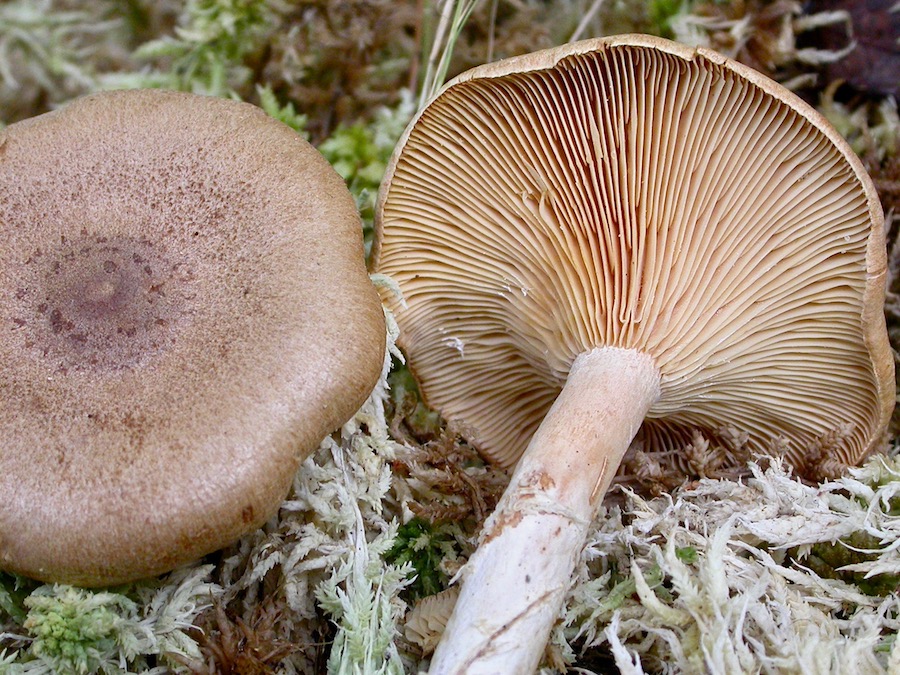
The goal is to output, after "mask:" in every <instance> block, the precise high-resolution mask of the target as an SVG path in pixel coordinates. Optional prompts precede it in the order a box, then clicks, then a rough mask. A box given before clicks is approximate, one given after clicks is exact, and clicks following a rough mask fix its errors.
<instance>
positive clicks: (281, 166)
mask: <svg viewBox="0 0 900 675" xmlns="http://www.w3.org/2000/svg"><path fill="white" fill-rule="evenodd" d="M0 233H2V239H0V247H2V249H3V255H2V262H0V327H2V331H0V387H2V393H3V394H2V399H0V443H2V449H0V495H2V496H3V499H2V500H0V567H2V568H3V569H6V570H10V571H13V572H16V573H20V574H24V575H28V576H33V577H36V578H39V579H43V580H52V581H61V582H67V583H75V584H82V585H102V584H113V583H119V582H124V581H127V580H131V579H135V578H139V577H144V576H149V575H154V574H158V573H162V572H165V571H167V570H169V569H172V568H173V567H175V566H177V565H179V564H181V563H183V562H186V561H189V560H192V559H195V558H197V557H200V556H202V555H203V554H205V553H208V552H210V551H213V550H215V549H217V548H220V547H222V546H224V545H226V544H228V543H230V542H232V541H233V540H235V539H236V538H238V537H239V536H240V535H241V534H242V533H244V532H246V531H248V530H250V529H252V528H255V527H257V526H259V525H260V524H261V523H263V522H264V521H265V520H266V519H268V518H269V517H270V516H271V515H272V514H273V513H274V512H275V510H276V509H277V507H278V505H279V504H280V502H281V501H282V500H283V498H284V496H285V495H286V493H287V490H288V488H289V486H290V484H291V480H292V477H293V475H294V473H295V471H296V469H297V467H298V465H299V463H300V461H301V460H302V459H303V458H304V457H305V456H306V455H307V454H309V453H310V452H311V451H312V450H313V449H314V448H316V447H317V445H318V444H319V442H320V441H321V439H322V438H323V437H324V436H325V435H326V434H327V433H329V432H331V431H332V430H333V429H335V428H336V427H338V426H339V425H341V424H342V423H343V422H344V421H346V420H347V419H348V418H349V417H350V416H351V415H352V414H353V413H354V412H355V411H356V410H357V409H358V407H359V406H360V405H361V404H362V402H363V401H364V400H365V398H366V396H367V395H368V393H369V392H370V390H371V389H372V387H373V386H374V384H375V382H376V380H377V377H378V374H379V372H380V369H381V366H382V362H383V350H384V324H383V316H382V311H381V306H380V303H379V301H378V297H377V294H376V293H375V291H374V289H373V288H372V286H371V284H370V283H369V280H368V276H367V274H366V270H365V266H364V263H363V247H362V236H361V227H360V221H359V218H358V215H357V211H356V207H355V204H354V201H353V198H352V196H351V195H350V194H349V192H348V191H347V189H346V187H345V186H344V184H343V182H342V180H341V179H340V177H339V176H338V175H337V174H336V173H335V172H334V171H333V170H332V169H331V167H330V166H329V165H328V163H327V162H326V161H325V160H324V159H323V158H322V156H321V155H320V154H319V153H318V152H316V151H315V149H313V148H312V147H311V146H310V145H309V144H308V143H306V142H305V141H303V140H302V139H301V138H300V137H299V136H298V135H297V134H295V133H294V132H293V131H292V130H291V129H289V128H288V127H286V126H285V125H283V124H281V123H279V122H277V121H275V120H273V119H271V118H269V117H268V116H266V115H265V114H264V113H263V112H262V111H261V110H259V109H257V108H255V107H253V106H250V105H247V104H243V103H236V102H233V101H226V100H220V99H215V98H208V97H201V96H194V95H189V94H181V93H174V92H163V91H155V90H154V91H129V92H112V93H104V94H99V95H95V96H90V97H87V98H84V99H81V100H79V101H76V102H74V103H72V104H71V105H69V106H67V107H66V108H64V109H62V110H60V111H56V112H53V113H49V114H46V115H42V116H40V117H37V118H34V119H32V120H27V121H25V122H21V123H18V124H14V125H12V126H10V127H8V128H7V129H6V130H4V131H3V132H2V134H0Z"/></svg>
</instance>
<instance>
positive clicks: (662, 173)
mask: <svg viewBox="0 0 900 675" xmlns="http://www.w3.org/2000/svg"><path fill="white" fill-rule="evenodd" d="M882 223H883V216H882V213H881V208H880V205H879V202H878V200H877V197H876V193H875V190H874V188H873V186H872V183H871V181H870V179H869V177H868V176H867V175H866V173H865V171H864V169H863V167H862V165H861V163H860V161H859V160H858V159H857V158H856V157H855V156H854V155H853V153H852V151H851V150H850V149H849V147H848V146H847V144H846V143H845V142H844V141H843V140H842V139H841V138H840V137H839V136H838V134H837V133H836V132H835V131H834V129H833V128H832V127H831V126H829V125H828V123H827V122H826V121H825V120H824V119H823V118H822V117H821V116H820V115H819V114H817V113H816V112H815V111H814V110H813V109H812V108H811V107H810V106H808V105H807V104H805V103H804V102H802V101H801V100H800V99H799V98H797V97H796V96H795V95H793V94H792V93H790V92H789V91H787V90H785V89H784V88H782V87H781V86H779V85H777V84H775V83H774V82H772V81H770V80H769V79H767V78H765V77H764V76H762V75H760V74H759V73H757V72H755V71H753V70H751V69H749V68H747V67H745V66H742V65H741V64H739V63H736V62H734V61H731V60H729V59H727V58H725V57H723V56H721V55H719V54H716V53H714V52H712V51H710V50H707V49H703V48H697V49H694V48H689V47H686V46H683V45H679V44H675V43H672V42H669V41H666V40H661V39H658V38H653V37H648V36H640V35H620V36H616V37H611V38H607V39H599V40H591V41H584V42H580V43H574V44H570V45H567V46H564V47H560V48H557V49H552V50H547V51H541V52H537V53H534V54H530V55H526V56H522V57H516V58H512V59H508V60H505V61H501V62H498V63H494V64H490V65H486V66H481V67H478V68H475V69H473V70H471V71H469V72H467V73H464V74H463V75H460V76H459V77H457V78H456V79H455V80H453V81H451V82H450V83H448V84H447V85H446V86H445V87H444V88H443V89H442V90H441V92H439V93H438V95H437V96H436V97H435V98H434V99H433V100H432V101H431V102H430V103H429V104H428V105H427V106H426V107H425V109H424V110H422V111H421V112H420V113H419V115H418V116H417V117H416V119H414V120H413V122H412V123H411V124H410V126H409V127H408V129H407V130H406V132H405V134H404V136H403V137H402V139H401V141H400V144H399V145H398V147H397V150H396V152H395V154H394V157H393V159H392V161H391V164H390V165H389V168H388V172H387V175H386V177H385V181H384V183H383V185H382V191H381V195H380V200H379V207H378V224H377V229H378V235H377V236H378V238H377V242H376V251H375V260H376V262H375V265H376V268H377V270H378V271H380V272H383V273H385V274H388V275H390V276H391V277H393V278H394V279H395V280H396V282H397V283H398V284H399V286H400V289H401V290H402V292H403V296H404V298H405V305H402V306H401V305H399V304H398V303H396V302H394V303H393V305H394V311H395V312H396V318H397V321H398V323H399V326H400V329H401V346H402V347H403V348H404V350H405V351H406V354H407V356H408V359H409V364H410V367H411V369H412V370H413V373H414V374H415V375H416V377H417V378H418V380H419V382H420V385H421V388H422V392H423V395H424V397H425V399H426V401H427V402H428V403H430V404H431V405H432V406H434V407H436V408H437V409H439V410H440V411H441V412H442V413H443V414H444V416H445V417H446V418H448V419H449V420H450V421H452V422H455V424H456V426H457V427H458V428H460V429H462V430H463V433H464V435H466V436H467V437H468V439H469V440H470V441H471V442H472V443H473V444H474V445H475V446H476V447H477V448H479V449H480V451H481V452H482V453H483V454H484V455H485V456H486V457H487V458H488V459H490V460H493V461H495V462H499V463H500V464H502V465H504V466H508V467H511V466H513V465H515V471H514V473H513V475H512V479H511V482H510V484H509V487H508V489H507V490H506V492H505V494H504V496H503V498H502V499H501V501H500V504H499V505H498V506H497V509H496V510H495V512H494V513H493V514H492V516H491V517H490V518H489V520H488V522H487V523H486V525H485V527H484V530H483V532H482V533H481V536H480V545H479V548H478V550H477V551H476V553H475V554H474V555H473V556H472V558H471V559H470V560H469V562H468V564H467V565H466V567H465V568H464V570H463V576H462V589H461V595H460V598H459V601H458V603H457V605H456V608H455V610H454V613H453V615H452V618H451V619H450V622H449V625H448V627H447V632H446V633H445V636H444V638H443V640H442V642H441V644H440V645H439V646H438V648H437V651H436V653H435V656H434V660H433V661H432V671H431V672H433V673H468V674H473V673H497V672H509V673H525V672H530V671H532V670H534V668H535V667H536V666H537V664H538V662H539V659H540V657H541V655H542V653H543V650H544V647H545V643H546V639H547V636H548V634H549V631H550V629H551V627H552V624H553V623H554V621H555V620H556V619H557V617H558V615H559V612H560V607H561V604H562V602H563V599H564V596H565V594H566V591H567V588H568V585H569V580H570V575H571V574H572V571H573V567H574V565H575V562H576V560H577V558H578V556H579V552H580V550H581V548H582V546H583V544H584V539H585V536H586V533H587V529H588V526H589V524H590V522H591V519H592V518H593V517H594V516H595V514H596V513H597V509H598V506H599V504H600V503H601V501H602V498H603V496H604V493H605V492H606V491H607V488H608V486H609V484H610V481H611V480H612V478H613V476H614V474H615V472H616V469H617V467H618V466H619V464H620V462H621V460H622V457H623V455H624V453H625V452H626V450H627V449H628V448H629V444H631V443H632V442H633V441H634V442H636V443H640V444H642V446H643V448H644V450H645V451H646V452H648V453H652V454H657V455H658V454H665V455H671V454H674V453H677V452H678V449H679V448H680V447H682V446H684V445H685V444H687V443H689V442H690V441H691V439H692V438H693V437H694V435H695V434H696V433H698V432H699V433H701V434H702V435H703V437H705V438H706V439H709V440H711V441H713V442H717V441H718V439H722V438H723V437H724V436H727V435H729V434H734V433H735V432H736V431H737V432H740V433H742V434H744V433H746V435H747V439H748V440H747V448H748V449H749V450H750V451H751V452H755V453H766V452H769V453H771V452H776V453H779V454H783V455H785V456H786V457H787V459H788V460H789V461H790V462H793V463H794V464H795V465H796V466H798V467H800V468H805V469H807V470H808V471H809V472H815V471H816V470H820V469H829V470H836V469H838V468H839V467H840V466H842V465H845V464H853V463H856V462H857V461H859V460H860V459H861V458H863V457H864V456H865V455H866V454H867V453H869V452H871V451H873V449H874V448H876V447H878V446H879V445H880V444H881V443H882V441H883V436H884V431H885V428H886V424H887V420H888V418H889V416H890V412H891V410H892V408H893V402H894V384H893V360H892V357H891V352H890V349H889V347H888V341H887V335H886V330H885V325H884V319H883V314H882V305H883V299H884V290H885V289H884V287H885V269H886V262H885V250H884V233H883V231H882ZM388 301H389V302H390V299H388ZM813 455H814V456H813Z"/></svg>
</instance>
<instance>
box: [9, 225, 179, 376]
mask: <svg viewBox="0 0 900 675" xmlns="http://www.w3.org/2000/svg"><path fill="white" fill-rule="evenodd" d="M25 268H26V270H25V275H24V277H25V278H23V288H22V289H20V292H19V293H17V296H16V297H17V300H19V301H21V303H22V306H20V308H19V312H18V313H19V314H20V317H22V318H21V321H22V322H23V326H22V327H23V328H26V329H27V331H28V333H27V336H26V344H27V345H28V346H29V347H31V348H34V349H37V350H39V351H40V352H41V354H42V355H43V356H44V357H46V358H49V359H52V360H55V361H56V362H57V364H58V368H59V369H60V370H68V369H73V368H75V369H80V368H92V367H100V368H113V369H115V368H127V367H130V366H133V365H135V364H136V363H137V362H138V361H141V360H143V359H144V358H147V357H149V356H150V355H152V354H153V353H155V352H157V351H159V350H161V349H164V348H166V347H167V346H169V345H171V344H173V343H174V341H175V339H176V336H177V326H178V324H179V323H180V322H181V321H182V319H183V317H184V316H185V314H186V312H187V299H188V298H190V297H192V294H191V293H190V289H189V286H190V285H191V275H190V274H189V273H186V270H185V267H184V265H183V264H173V263H172V261H171V260H170V259H169V256H168V255H167V254H166V252H165V251H164V250H163V249H162V248H161V247H159V246H158V245H155V244H153V243H151V242H150V241H148V240H145V239H132V238H127V237H115V238H111V237H103V236H96V235H88V234H82V236H81V237H79V238H77V239H76V240H74V241H73V240H65V241H63V242H61V244H60V245H59V247H58V248H56V249H55V250H51V251H35V252H33V254H32V255H31V256H30V257H29V258H28V260H27V261H26V263H25Z"/></svg>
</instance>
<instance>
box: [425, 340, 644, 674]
mask: <svg viewBox="0 0 900 675" xmlns="http://www.w3.org/2000/svg"><path fill="white" fill-rule="evenodd" d="M659 392H660V374H659V370H658V369H657V367H656V365H655V364H654V362H653V359H651V358H650V357H649V356H647V355H646V354H643V353H641V352H639V351H636V350H631V349H619V348H615V347H602V348H599V349H594V350H592V351H589V352H585V353H583V354H581V355H580V356H578V357H577V358H576V359H575V362H574V363H573V364H572V369H571V370H570V372H569V377H568V379H567V380H566V384H565V386H564V387H563V390H562V392H561V393H560V395H559V397H558V398H557V399H556V401H555V403H554V404H553V406H552V407H551V408H550V411H549V412H548V413H547V415H546V417H545V418H544V420H543V422H542V423H541V426H540V427H539V428H538V431H537V432H536V433H535V435H534V436H533V438H532V440H531V443H530V444H529V446H528V448H527V450H526V451H525V454H524V455H522V458H521V459H520V460H519V464H518V465H517V466H516V470H515V472H514V474H513V476H512V479H511V480H510V484H509V487H508V488H507V489H506V492H504V494H503V498H502V499H501V501H500V503H499V504H498V505H497V508H496V510H495V511H494V513H493V514H492V515H491V517H490V518H489V519H488V521H487V523H486V524H485V527H484V530H483V532H482V536H481V542H480V544H479V547H478V550H477V551H476V552H475V554H474V555H473V556H472V558H471V559H470V560H469V562H468V565H467V567H466V568H465V571H464V577H463V581H462V590H461V592H460V597H459V599H458V601H457V603H456V609H455V610H454V613H453V616H452V617H451V619H450V623H449V624H448V626H447V630H446V632H445V636H446V637H445V639H444V640H443V641H442V642H441V643H440V645H439V646H438V648H437V651H436V652H435V655H434V659H433V661H432V666H431V672H432V673H440V674H442V675H443V674H449V673H453V674H459V675H463V674H472V675H475V674H478V673H484V674H487V673H498V672H508V673H529V672H533V671H534V669H535V668H536V667H537V665H538V662H539V661H540V658H541V656H542V654H543V652H544V644H543V642H542V641H541V640H538V639H536V640H529V641H528V642H527V643H525V644H523V642H522V636H523V635H529V636H539V635H546V634H547V633H548V632H549V630H550V627H551V626H552V625H553V622H554V621H556V618H557V617H558V616H559V610H560V607H561V605H562V602H563V599H564V597H565V594H566V591H567V590H568V587H569V581H570V577H571V574H572V570H573V569H574V567H575V562H576V559H577V557H578V554H579V552H580V550H581V547H582V546H583V544H584V539H585V536H586V534H587V530H588V527H589V526H590V523H591V520H592V519H593V517H594V515H595V513H596V510H597V507H598V505H599V504H600V502H601V501H602V499H603V495H604V494H605V493H606V490H607V488H608V487H609V484H610V482H611V480H612V478H613V476H614V475H615V473H616V470H617V469H618V467H619V464H620V462H621V460H622V456H623V455H624V454H625V451H626V450H627V449H628V446H629V444H630V443H631V440H632V439H633V438H634V435H635V434H636V433H637V432H638V429H639V428H640V426H641V423H642V422H643V420H644V417H645V416H646V414H647V411H648V410H649V409H650V406H652V405H653V403H654V401H656V400H657V399H658V397H659ZM511 589H515V592H511Z"/></svg>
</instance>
